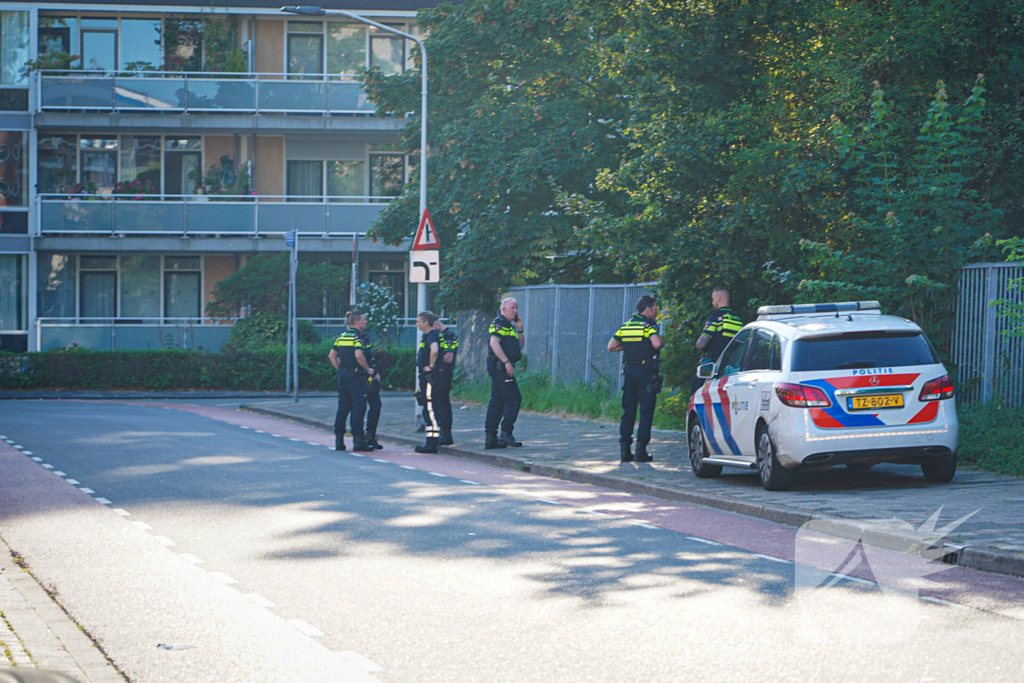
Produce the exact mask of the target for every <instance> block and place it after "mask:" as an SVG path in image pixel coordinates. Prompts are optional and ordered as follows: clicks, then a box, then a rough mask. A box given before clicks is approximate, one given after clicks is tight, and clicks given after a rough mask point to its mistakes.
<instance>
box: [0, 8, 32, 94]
mask: <svg viewBox="0 0 1024 683" xmlns="http://www.w3.org/2000/svg"><path fill="white" fill-rule="evenodd" d="M27 61H28V12H0V85H27V83H28V78H27V77H25V76H22V75H21V68H22V67H23V66H25V62H27Z"/></svg>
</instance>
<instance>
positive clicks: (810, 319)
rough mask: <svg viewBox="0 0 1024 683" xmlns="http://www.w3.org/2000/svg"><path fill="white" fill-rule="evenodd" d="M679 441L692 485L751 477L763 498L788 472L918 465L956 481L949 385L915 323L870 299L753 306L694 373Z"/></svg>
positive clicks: (781, 485) (931, 477)
mask: <svg viewBox="0 0 1024 683" xmlns="http://www.w3.org/2000/svg"><path fill="white" fill-rule="evenodd" d="M697 376H698V377H702V378H704V379H706V381H705V383H704V386H703V387H702V388H701V389H699V390H698V391H697V392H696V393H694V395H693V397H692V398H691V399H690V404H689V410H688V418H687V435H688V445H689V451H690V462H691V463H692V465H693V471H694V474H696V475H697V476H698V477H702V478H703V477H715V476H718V475H719V474H720V473H721V471H722V468H723V467H743V468H748V469H755V468H756V469H757V470H758V472H759V473H760V476H761V484H762V486H764V488H766V489H768V490H770V491H780V490H785V489H787V488H789V486H790V485H791V484H792V483H793V477H794V473H795V472H797V471H807V470H814V469H824V468H826V467H832V466H834V465H840V464H845V465H847V466H848V467H850V468H851V469H867V468H869V467H871V466H872V465H875V464H877V463H881V462H891V463H900V464H914V465H920V466H921V469H922V471H923V472H924V477H925V479H927V480H928V481H932V482H946V481H949V480H950V479H952V478H953V475H954V474H955V473H956V451H957V436H958V431H959V427H958V423H957V417H956V405H955V401H953V382H952V380H951V379H950V376H949V373H948V372H947V371H946V368H945V367H943V365H942V363H941V362H940V360H939V357H938V354H936V352H935V349H934V348H933V347H932V345H931V343H930V342H929V341H928V339H927V338H926V337H925V335H924V332H922V331H921V328H920V327H918V326H917V325H915V324H914V323H912V322H910V321H908V320H904V319H903V318H898V317H895V316H890V315H882V311H881V306H880V305H879V303H878V302H877V301H851V302H845V303H830V304H800V305H792V306H763V307H761V308H760V309H758V316H757V320H756V321H754V322H752V323H750V324H748V325H746V326H745V327H744V328H743V329H742V330H741V331H740V332H739V333H737V335H736V336H735V337H734V338H733V339H732V341H731V342H730V343H729V345H728V346H727V347H726V348H725V350H724V351H723V352H722V355H721V356H720V357H719V359H718V362H717V363H707V364H704V365H701V366H700V367H699V368H698V369H697Z"/></svg>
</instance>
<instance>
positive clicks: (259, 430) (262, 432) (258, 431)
mask: <svg viewBox="0 0 1024 683" xmlns="http://www.w3.org/2000/svg"><path fill="white" fill-rule="evenodd" d="M252 431H254V432H256V433H257V434H266V432H265V431H263V430H262V429H254V430H252Z"/></svg>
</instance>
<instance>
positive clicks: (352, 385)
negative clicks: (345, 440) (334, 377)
mask: <svg viewBox="0 0 1024 683" xmlns="http://www.w3.org/2000/svg"><path fill="white" fill-rule="evenodd" d="M365 379H366V375H364V374H363V373H362V372H356V371H354V370H342V371H341V372H339V373H338V414H337V415H335V416H334V433H335V434H337V435H338V436H344V435H345V422H346V421H347V420H348V418H349V414H351V416H352V436H363V433H364V432H363V416H364V415H365V414H366V383H365Z"/></svg>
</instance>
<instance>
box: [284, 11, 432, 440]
mask: <svg viewBox="0 0 1024 683" xmlns="http://www.w3.org/2000/svg"><path fill="white" fill-rule="evenodd" d="M281 11H282V12H285V13H286V14H299V15H302V16H307V17H323V16H327V15H335V14H337V15H340V16H343V17H348V18H349V19H352V20H353V21H358V22H360V23H362V24H367V25H368V26H373V27H374V28H378V29H380V30H381V31H386V32H387V33H393V34H395V35H397V36H401V37H402V38H405V39H406V40H411V41H412V42H414V43H416V45H418V46H419V48H420V59H421V60H422V71H421V73H420V111H421V112H422V117H421V120H420V216H421V217H422V216H423V212H424V211H426V210H427V49H426V48H425V47H424V46H423V41H422V40H420V39H419V38H417V37H416V36H414V35H411V34H409V33H406V32H404V31H399V30H398V29H396V28H392V27H390V26H385V25H384V24H381V23H378V22H376V21H373V20H372V19H367V18H366V17H362V16H360V15H358V14H353V13H352V12H347V11H345V10H342V9H324V8H322V7H311V6H308V5H302V6H298V7H282V8H281ZM327 87H328V88H329V87H330V83H329V82H328V84H327ZM352 239H353V240H355V239H357V238H356V237H353V238H352ZM426 307H427V285H426V284H423V283H420V284H418V285H416V311H417V312H419V311H422V310H425V309H426ZM422 335H423V333H422V332H420V331H419V330H418V329H417V330H416V346H417V348H418V347H419V342H420V338H421V337H422ZM419 384H420V373H419V372H417V373H416V388H417V389H419V388H420V386H419ZM416 421H417V424H419V423H420V422H421V421H422V418H421V417H419V413H418V412H417V418H416Z"/></svg>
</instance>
